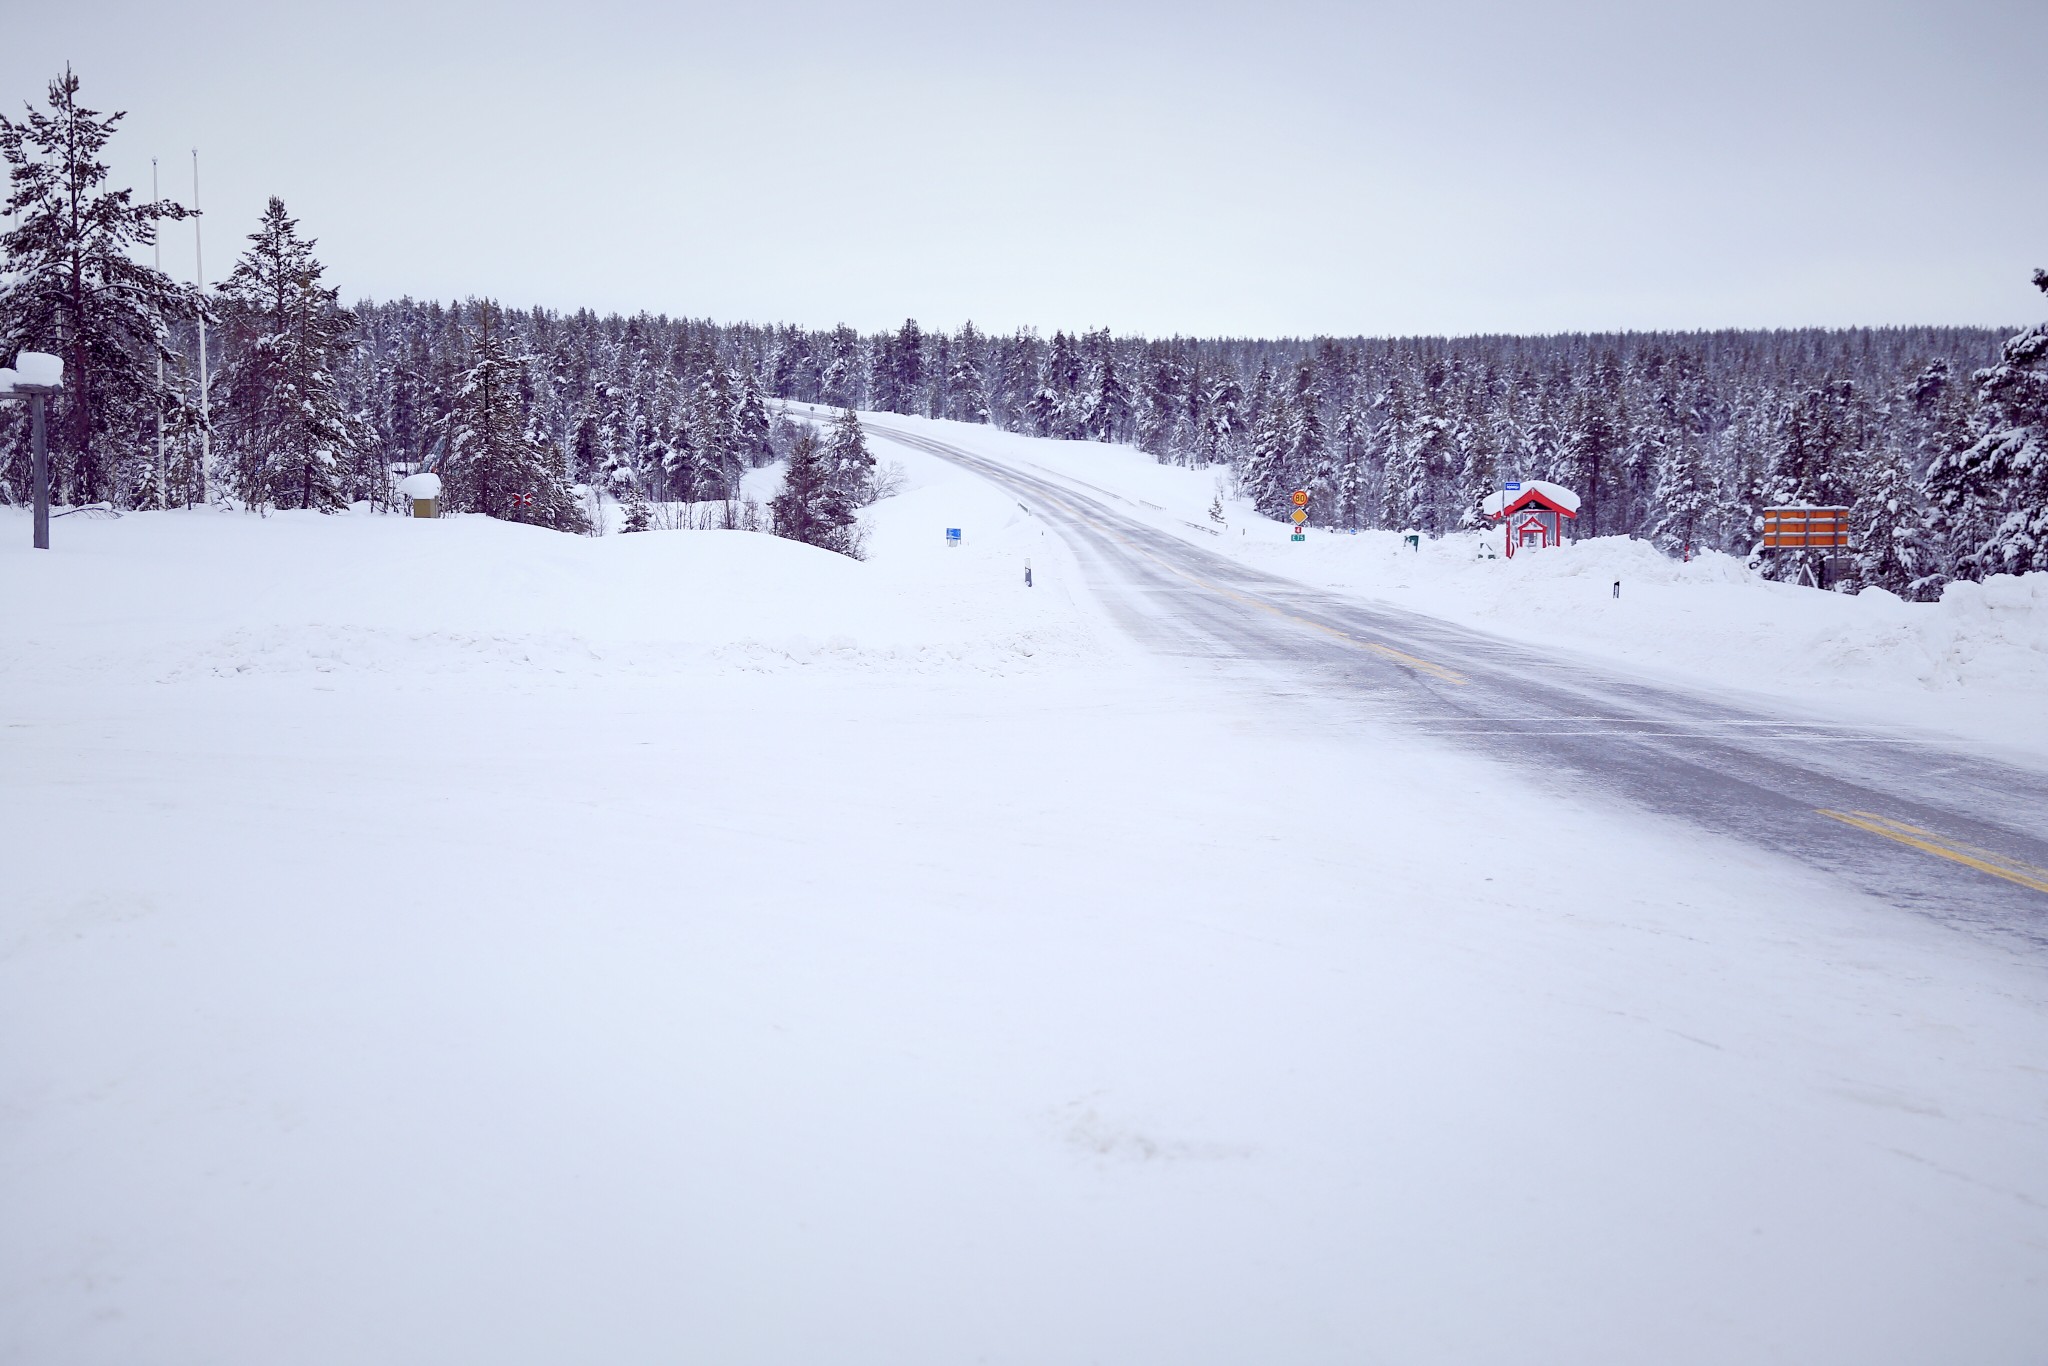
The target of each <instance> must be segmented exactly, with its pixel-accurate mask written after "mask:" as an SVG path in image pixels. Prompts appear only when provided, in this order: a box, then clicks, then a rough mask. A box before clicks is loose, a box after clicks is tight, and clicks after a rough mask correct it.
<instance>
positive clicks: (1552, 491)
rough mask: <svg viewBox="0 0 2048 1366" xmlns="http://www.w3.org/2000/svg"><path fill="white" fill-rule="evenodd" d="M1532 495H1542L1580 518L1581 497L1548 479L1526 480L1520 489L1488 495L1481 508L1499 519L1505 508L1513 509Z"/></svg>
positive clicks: (1490, 515)
mask: <svg viewBox="0 0 2048 1366" xmlns="http://www.w3.org/2000/svg"><path fill="white" fill-rule="evenodd" d="M1532 493H1540V494H1542V495H1543V497H1544V498H1545V499H1546V500H1548V501H1549V502H1551V503H1554V504H1556V505H1557V506H1558V507H1561V508H1563V509H1564V510H1565V511H1566V512H1569V513H1570V514H1572V515H1573V516H1574V517H1576V516H1578V513H1579V495H1578V494H1576V493H1573V492H1572V491H1571V490H1570V489H1568V488H1566V487H1565V486H1564V485H1562V484H1553V483H1551V482H1550V481H1549V480H1547V479H1524V480H1523V481H1522V487H1520V488H1518V489H1508V490H1506V491H1505V492H1494V493H1489V494H1487V495H1486V501H1485V502H1483V503H1481V504H1480V505H1479V507H1480V510H1481V511H1483V512H1484V513H1485V514H1486V515H1487V516H1489V517H1498V516H1500V515H1501V512H1502V510H1503V509H1504V508H1511V507H1513V506H1514V505H1515V504H1517V503H1519V502H1521V501H1522V500H1523V499H1524V498H1527V497H1528V496H1529V495H1530V494H1532Z"/></svg>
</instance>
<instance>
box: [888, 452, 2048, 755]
mask: <svg viewBox="0 0 2048 1366" xmlns="http://www.w3.org/2000/svg"><path fill="white" fill-rule="evenodd" d="M875 421H877V422H882V423H887V424H890V425H893V426H897V427H900V428H903V429H906V430H915V431H919V432H923V433H927V434H929V435H932V436H934V437H937V438H939V439H941V440H944V441H947V442H951V443H953V444H955V445H958V446H960V447H961V448H963V449H966V450H969V451H972V452H974V453H975V454H977V455H982V456H985V457H988V458H991V459H996V460H1001V461H1004V462H1007V463H1014V464H1016V465H1018V466H1019V467H1020V468H1026V469H1029V470H1031V471H1032V472H1034V473H1039V474H1048V473H1049V474H1054V475H1057V476H1059V477H1060V478H1062V479H1063V480H1064V481H1066V482H1069V483H1070V484H1071V485H1072V486H1073V487H1075V488H1077V489H1079V490H1081V491H1083V492H1087V493H1090V494H1092V495H1094V496H1096V497H1099V498H1103V499H1104V500H1105V501H1108V502H1109V503H1110V505H1111V506H1113V507H1115V508H1116V510H1117V511H1119V512H1121V513H1123V514H1125V515H1127V516H1131V517H1136V518H1139V519H1141V520H1146V521H1149V522H1150V523H1152V524H1153V525H1156V526H1158V527H1160V528H1162V529H1164V530H1167V531H1171V532H1174V533H1175V534H1178V535H1182V536H1185V537H1187V538H1189V539H1191V540H1194V541H1196V542H1199V543H1201V544H1204V545H1207V546H1208V547H1210V548H1211V549H1215V550H1221V551H1223V552H1225V553H1228V554H1231V555H1235V556H1237V557H1239V558H1241V559H1243V560H1245V561H1246V562H1248V563H1251V564H1255V565H1257V566H1258V567H1259V568H1261V569H1264V570H1267V571H1269V572H1271V573H1276V574H1281V575H1284V576H1286V577H1290V578H1294V579H1298V580H1300V581H1301V582H1303V583H1308V584H1313V585H1315V586H1317V587H1323V588H1334V589H1338V590H1341V591H1344V592H1348V593H1356V594H1361V595H1364V596H1368V597H1373V598H1377V599H1380V600H1383V601H1386V602H1390V603H1393V604H1396V605H1398V606H1402V607H1406V608H1409V609H1411V610H1414V611H1420V612H1426V613H1428V614H1430V615H1432V616H1438V617H1443V618H1446V619H1448V620H1452V621H1457V622H1460V623H1463V624H1465V625H1469V626H1474V627H1478V628H1479V629H1481V630H1485V631H1490V632H1493V633H1495V634H1498V635H1503V636H1509V637H1512V638H1514V639H1517V640H1526V641H1531V642H1535V643H1538V644H1543V645H1547V646H1550V647H1552V648H1557V649H1563V650H1566V651H1570V652H1575V653H1578V654H1581V655H1588V656H1594V657H1597V658H1600V659H1602V660H1603V661H1606V662H1608V663H1610V664H1616V665H1621V666H1623V667H1626V668H1631V669H1635V670H1638V671H1641V672H1644V673H1647V674H1652V675H1655V676H1658V677H1661V678H1666V679H1678V680H1681V681H1684V682H1686V683H1687V684H1689V685H1691V686H1694V687H1705V688H1712V689H1738V690H1743V691H1747V692H1751V693H1755V694H1761V695H1766V696H1770V697H1775V698H1779V699H1782V700H1785V701H1789V702H1792V703H1795V704H1797V705H1799V706H1801V707H1807V708H1819V709H1821V710H1824V711H1826V712H1827V713H1828V714H1830V715H1833V716H1837V717H1842V718H1845V719H1846V718H1856V719H1861V720H1866V721H1869V722H1873V723H1880V724H1888V725H1903V726H1911V727H1914V728H1918V729H1926V730H1934V731H1941V732H1945V733H1947V734H1949V735H1951V736H1953V737H1956V738H1957V739H1959V740H1962V741H1966V742H1968V743H1969V744H1971V745H1972V746H1973V747H1978V748H1983V749H1995V750H1997V751H2000V752H2004V753H2008V754H2012V755H2014V756H2015V757H2025V758H2026V759H2027V760H2029V761H2030V762H2034V763H2041V762H2044V761H2048V705H2044V699H2048V574H2029V575H2024V576H2019V577H2015V576H2013V575H1999V576H1997V577H1994V578H1992V579H1990V580H1988V581H1986V582H1985V583H1982V584H1971V583H1959V584H1953V585H1951V586H1950V587H1949V588H1948V590H1947V591H1946V593H1945V594H1944V595H1943V597H1942V600H1941V601H1940V602H1938V603H1910V602H1904V601H1901V600H1900V599H1899V598H1897V597H1895V596H1893V595H1892V594H1890V593H1886V592H1884V591H1882V590H1875V591H1870V592H1865V593H1861V594H1856V595H1849V594H1843V593H1823V592H1820V591H1818V590H1815V589H1812V588H1805V587H1798V586H1794V585H1791V584H1781V583H1773V582H1771V581H1769V580H1766V579H1763V578H1761V577H1759V576H1757V575H1755V574H1753V573H1751V572H1750V571H1749V570H1748V569H1747V568H1746V567H1745V565H1744V564H1743V562H1742V561H1740V560H1737V559H1733V558H1730V557H1729V556H1726V555H1722V554H1718V553H1715V552H1707V553H1706V554H1703V555H1700V556H1698V557H1697V558H1695V559H1693V560H1692V561H1691V562H1689V563H1681V562H1679V561H1677V560H1673V559H1671V558H1669V557H1667V556H1665V555H1664V554H1662V553H1661V552H1659V551H1658V550H1656V549H1655V548H1654V547H1652V546H1650V545H1648V544H1646V543H1644V542H1641V541H1636V540H1632V539H1629V538H1626V537H1602V538H1600V539H1598V540H1592V541H1584V542H1579V543H1573V544H1567V545H1564V546H1561V547H1558V548H1555V549H1551V550H1545V551H1537V552H1533V553H1532V552H1523V553H1521V554H1518V555H1516V556H1515V557H1514V558H1513V559H1512V560H1510V559H1506V558H1503V557H1501V556H1500V554H1499V551H1500V549H1501V537H1500V532H1499V531H1498V530H1497V529H1496V530H1493V531H1486V532H1470V533H1465V534H1461V535H1455V536H1447V537H1444V538H1442V539H1441V540H1424V541H1423V542H1422V543H1421V544H1420V545H1419V546H1418V547H1416V548H1413V549H1411V548H1410V547H1409V546H1408V545H1407V544H1406V543H1405V541H1404V538H1403V537H1402V536H1401V535H1400V534H1398V533H1395V532H1361V533H1358V534H1356V535H1349V534H1341V533H1336V532H1330V531H1327V530H1311V531H1310V532H1309V533H1308V537H1307V539H1306V540H1304V541H1301V542H1294V541H1290V540H1289V539H1288V531H1289V530H1290V528H1288V527H1287V526H1285V525H1284V524H1282V523H1279V522H1276V521H1271V520H1268V519H1266V518H1263V517H1260V516H1259V515H1258V514H1257V512H1256V511H1255V510H1254V509H1253V508H1252V506H1251V504H1250V503H1249V502H1247V501H1245V500H1243V499H1239V498H1235V497H1233V496H1232V495H1231V490H1230V489H1229V488H1228V487H1227V485H1226V484H1225V483H1224V482H1223V481H1222V480H1221V479H1220V478H1219V476H1220V475H1221V474H1222V471H1220V470H1189V469H1181V468H1175V467H1169V466H1164V465H1160V464H1158V463H1157V462H1155V461H1154V460H1153V459H1152V458H1151V457H1149V456H1147V455H1145V454H1143V453H1142V452H1140V451H1137V450H1134V449H1132V448H1131V447H1128V446H1107V445H1103V444H1100V443H1096V442H1078V441H1047V440H1041V439H1038V438H1031V437H1020V436H1013V435H1009V434H1006V433H1002V432H997V431H992V430H991V429H989V428H987V427H981V426H970V425H967V424H963V423H957V422H929V421H925V420H923V419H919V418H906V417H899V416H896V415H894V414H877V415H875ZM890 449H892V450H893V449H895V448H893V447H892V448H890ZM1219 494H1221V495H1222V501H1223V507H1224V515H1225V521H1224V523H1223V524H1221V525H1219V524H1218V523H1217V522H1215V521H1214V520H1213V519H1212V518H1211V517H1210V515H1209V509H1210V507H1211V504H1212V502H1213V501H1214V500H1215V499H1216V498H1217V497H1218V495H1219ZM1216 533H1221V534H1216ZM1489 551H1490V552H1492V554H1491V556H1489V555H1488V554H1487V552H1489ZM1617 582H1618V583H1619V584H1620V585H1621V591H1620V595H1619V596H1618V597H1617V596H1616V595H1615V592H1614V585H1615V584H1616V583H1617Z"/></svg>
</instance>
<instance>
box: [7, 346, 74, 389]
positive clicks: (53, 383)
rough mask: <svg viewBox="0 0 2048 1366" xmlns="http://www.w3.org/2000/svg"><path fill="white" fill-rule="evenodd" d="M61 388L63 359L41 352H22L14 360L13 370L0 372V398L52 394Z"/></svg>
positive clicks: (62, 382) (62, 384) (62, 383)
mask: <svg viewBox="0 0 2048 1366" xmlns="http://www.w3.org/2000/svg"><path fill="white" fill-rule="evenodd" d="M63 387H64V361H63V359H62V358H61V357H58V356H50V355H45V354H44V353H43V352H41V351H24V352H22V353H21V354H20V355H18V356H16V357H15V358H14V368H13V369H11V370H0V398H26V397H28V396H29V395H31V394H54V393H56V392H57V391H58V390H59V389H62V388H63Z"/></svg>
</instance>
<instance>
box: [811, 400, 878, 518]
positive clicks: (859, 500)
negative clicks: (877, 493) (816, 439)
mask: <svg viewBox="0 0 2048 1366" xmlns="http://www.w3.org/2000/svg"><path fill="white" fill-rule="evenodd" d="M823 458H824V461H825V478H826V480H827V482H829V483H830V484H831V485H832V487H833V488H834V489H836V490H838V492H839V495H840V497H842V498H844V499H845V500H846V502H847V505H848V506H849V507H864V506H866V505H867V504H868V503H871V502H873V501H874V484H875V457H874V456H873V455H872V454H870V453H869V451H868V442H867V436H866V434H865V433H863V432H862V431H861V426H860V416H859V415H858V414H857V413H855V412H854V411H853V409H851V408H842V409H840V410H839V416H838V417H836V418H834V419H833V420H832V429H831V431H830V432H829V433H827V434H826V437H825V452H824V457H823Z"/></svg>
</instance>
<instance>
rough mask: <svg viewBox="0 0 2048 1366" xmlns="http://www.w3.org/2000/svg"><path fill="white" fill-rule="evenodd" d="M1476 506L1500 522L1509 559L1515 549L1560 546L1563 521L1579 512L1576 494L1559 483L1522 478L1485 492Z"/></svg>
mask: <svg viewBox="0 0 2048 1366" xmlns="http://www.w3.org/2000/svg"><path fill="white" fill-rule="evenodd" d="M1480 507H1481V510H1482V511H1484V512H1485V513H1486V515H1487V516H1489V517H1491V518H1493V519H1494V520H1495V521H1497V522H1499V523H1500V524H1501V527H1502V534H1503V535H1504V536H1505V537H1506V540H1507V552H1508V556H1509V558H1511V559H1512V558H1513V557H1514V553H1515V551H1517V550H1537V549H1541V548H1543V547H1545V546H1553V545H1563V544H1564V524H1565V520H1566V519H1567V518H1574V519H1575V518H1577V517H1578V515H1579V495H1578V494H1576V493H1573V492H1572V491H1571V490H1570V489H1568V488H1566V487H1564V486H1563V485H1562V484H1552V483H1547V482H1546V481H1544V480H1541V479H1525V480H1523V481H1522V482H1521V483H1520V484H1519V485H1510V486H1509V487H1507V488H1505V489H1502V490H1501V491H1500V492H1499V493H1489V494H1488V495H1487V496H1486V501H1485V502H1484V503H1482V504H1481V505H1480Z"/></svg>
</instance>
